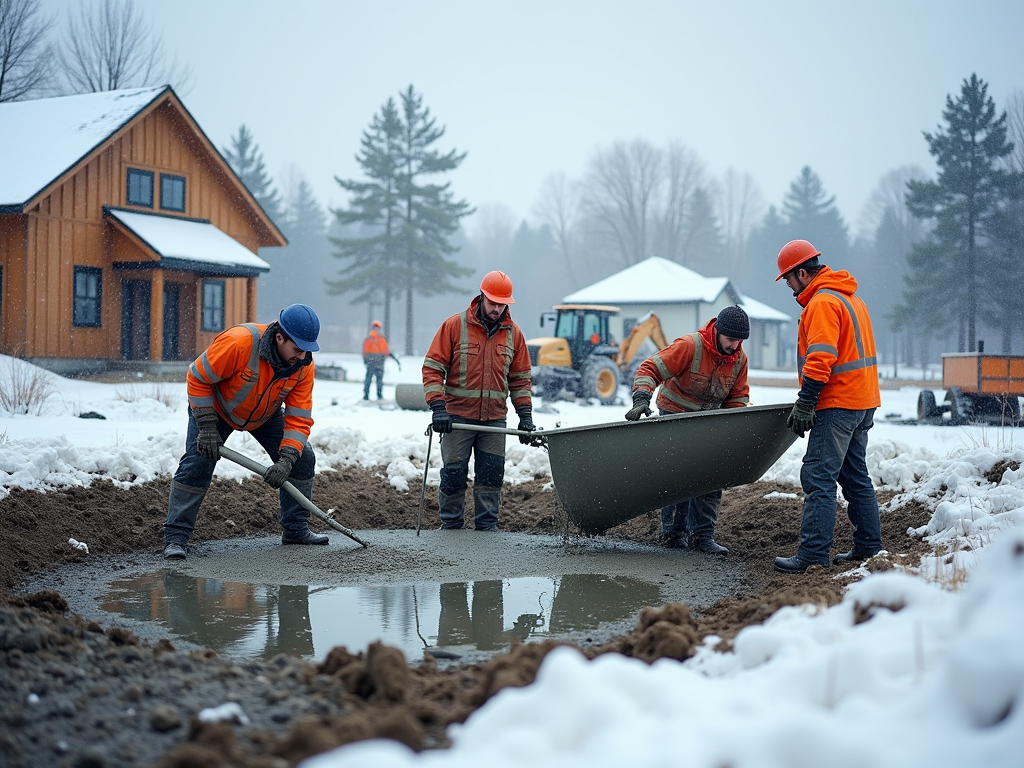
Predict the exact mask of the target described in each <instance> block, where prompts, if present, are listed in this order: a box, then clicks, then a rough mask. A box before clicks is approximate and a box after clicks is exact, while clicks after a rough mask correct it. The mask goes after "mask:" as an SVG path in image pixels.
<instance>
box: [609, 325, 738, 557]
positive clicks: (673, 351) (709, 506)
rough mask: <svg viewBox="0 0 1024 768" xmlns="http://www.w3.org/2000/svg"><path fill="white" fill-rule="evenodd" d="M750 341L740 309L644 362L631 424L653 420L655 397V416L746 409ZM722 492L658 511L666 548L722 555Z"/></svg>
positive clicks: (636, 385) (635, 388)
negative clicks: (655, 396)
mask: <svg viewBox="0 0 1024 768" xmlns="http://www.w3.org/2000/svg"><path fill="white" fill-rule="evenodd" d="M749 337H750V319H749V318H748V317H747V313H746V312H744V311H743V309H742V308H741V307H739V306H731V307H725V308H724V309H723V310H722V311H721V312H719V313H718V317H716V318H713V319H712V320H709V321H708V323H707V324H706V325H705V326H704V327H703V328H701V329H700V330H699V331H697V332H696V333H691V334H688V335H686V336H681V337H680V338H678V339H676V340H675V341H673V342H672V343H671V344H669V345H668V346H667V347H665V349H663V350H661V351H660V352H657V353H656V354H654V355H652V356H651V357H649V358H647V359H646V360H644V361H643V362H642V363H641V364H640V367H639V368H638V369H637V372H636V378H635V379H634V381H633V407H632V408H631V409H630V410H629V412H628V413H627V414H626V418H627V419H628V420H629V421H637V420H638V419H639V418H640V417H641V416H650V415H651V409H650V404H651V397H652V395H653V394H654V390H655V389H657V388H658V385H659V384H660V385H661V390H660V391H659V393H658V413H659V415H665V414H667V413H687V412H690V411H708V410H714V409H717V408H740V407H742V406H745V405H749V403H750V399H749V393H750V387H748V386H747V355H746V353H745V352H744V351H743V348H742V347H743V341H744V339H747V338H749ZM721 504H722V491H721V490H717V491H712V492H711V493H707V494H704V495H703V496H697V497H696V498H693V499H689V500H688V501H684V502H681V503H679V504H670V505H669V506H667V507H665V508H663V509H662V510H661V532H662V536H663V541H664V543H665V546H666V547H672V548H685V547H692V548H693V549H695V550H697V551H698V552H706V553H707V554H713V555H726V554H728V553H729V550H728V549H727V548H726V547H723V546H722V545H721V544H719V543H718V542H716V541H715V522H716V521H717V520H718V509H719V507H720V506H721Z"/></svg>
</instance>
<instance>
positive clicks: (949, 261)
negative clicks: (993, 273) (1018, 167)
mask: <svg viewBox="0 0 1024 768" xmlns="http://www.w3.org/2000/svg"><path fill="white" fill-rule="evenodd" d="M942 116H943V118H944V120H945V121H946V125H945V127H943V126H939V128H938V130H937V131H936V132H935V133H934V134H931V133H925V134H924V137H925V140H926V141H927V142H928V151H929V152H930V153H931V155H932V156H933V157H934V158H935V161H936V163H937V164H938V166H939V176H938V179H937V180H936V181H910V182H908V185H907V187H908V190H909V194H908V197H907V206H908V207H909V209H910V211H911V213H913V214H914V215H915V216H917V217H918V218H921V219H934V220H935V223H936V226H935V231H934V234H933V236H932V237H931V238H930V239H929V241H928V242H927V243H926V244H924V245H923V246H922V247H921V248H920V250H918V251H917V254H916V255H917V258H916V259H915V260H914V261H913V262H912V267H913V270H912V274H911V285H912V286H913V287H914V290H912V291H911V294H912V295H913V294H914V292H915V291H916V292H917V293H918V294H920V287H921V286H922V285H932V286H934V287H936V288H938V285H937V284H938V283H939V282H941V281H947V282H949V283H955V284H956V285H957V287H958V288H962V290H956V291H955V292H954V293H953V294H952V295H951V296H950V297H949V299H951V300H952V301H953V302H954V303H951V304H946V305H943V307H942V308H943V310H944V312H952V313H954V314H955V315H957V316H958V320H959V321H960V325H961V327H962V328H963V329H964V332H963V334H961V342H960V351H961V352H962V351H965V350H964V346H966V351H970V352H974V351H975V349H976V343H977V319H978V314H979V299H978V296H979V290H978V289H979V286H980V283H981V282H982V280H981V278H982V274H983V273H984V272H986V271H988V270H989V269H990V268H991V265H990V264H989V263H988V262H989V261H990V260H991V253H986V249H985V240H986V238H987V237H988V236H989V235H990V234H991V233H990V232H989V231H988V229H989V224H990V222H991V220H992V217H993V215H994V214H995V213H996V212H997V210H998V209H999V206H1000V205H1001V204H1002V202H1003V201H1004V199H1005V197H1006V195H1007V193H1008V191H1009V189H1010V187H1011V185H1012V184H1013V175H1012V174H1010V173H1008V172H1007V171H1006V170H1004V169H1003V168H1002V167H1001V166H1002V163H1001V160H1002V159H1003V158H1005V157H1006V156H1007V155H1009V154H1010V153H1011V152H1012V151H1013V145H1012V144H1011V143H1009V142H1008V141H1007V137H1006V113H1005V112H1003V114H1002V115H1000V116H999V117H998V118H997V117H996V107H995V102H994V101H993V100H992V97H990V96H988V84H987V83H985V82H984V81H983V80H981V79H979V78H978V76H977V75H976V74H972V75H971V77H970V79H966V80H964V82H963V85H962V86H961V89H960V96H959V97H957V99H956V100H955V101H954V100H953V97H952V96H947V97H946V108H945V110H944V111H943V113H942ZM919 298H920V301H919V302H917V303H916V304H915V303H913V302H908V303H909V304H910V306H911V307H913V308H915V309H920V310H921V311H927V309H928V305H929V304H937V303H939V301H941V299H939V297H938V296H935V297H933V298H929V297H928V296H927V295H924V296H919ZM964 336H966V338H964Z"/></svg>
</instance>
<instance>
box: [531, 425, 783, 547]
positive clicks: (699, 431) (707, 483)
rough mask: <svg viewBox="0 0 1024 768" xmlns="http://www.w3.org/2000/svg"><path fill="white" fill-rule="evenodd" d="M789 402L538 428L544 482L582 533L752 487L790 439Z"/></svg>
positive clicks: (607, 527) (595, 531) (592, 531)
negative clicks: (544, 451)
mask: <svg viewBox="0 0 1024 768" xmlns="http://www.w3.org/2000/svg"><path fill="white" fill-rule="evenodd" d="M792 407H793V406H792V405H758V406H750V407H747V408H725V409H721V410H715V411H699V412H695V413H680V414H673V415H671V416H656V417H652V418H648V419H641V420H640V421H634V422H630V421H622V422H616V423H612V424H596V425H593V426H589V427H572V428H568V429H555V430H551V431H545V432H543V433H542V434H543V435H545V437H546V440H547V444H548V457H549V459H550V462H551V479H552V480H553V481H554V485H555V493H556V494H557V495H558V500H559V501H560V502H561V504H562V506H563V507H564V508H565V511H566V513H567V514H568V516H569V519H570V520H571V521H572V522H573V523H574V524H576V525H577V526H579V528H580V529H581V530H582V531H583V532H584V533H589V534H595V533H601V532H602V531H606V530H607V529H609V528H612V527H614V526H616V525H619V524H620V523H624V522H626V521H627V520H631V519H633V518H634V517H638V516H639V515H642V514H645V513H647V512H649V511H651V510H656V509H660V508H661V507H664V506H666V505H668V504H676V503H678V502H681V501H685V500H687V499H692V498H693V497H695V496H700V495H702V494H705V493H710V492H711V491H714V490H717V489H719V488H729V487H732V486H737V485H745V484H746V483H752V482H754V481H755V480H758V479H760V477H761V476H762V475H763V474H764V473H765V472H766V471H767V470H768V469H769V468H770V467H771V466H772V464H774V463H775V462H776V461H777V460H778V459H779V457H780V456H782V454H783V453H785V452H786V449H787V448H789V446H791V445H792V444H793V442H794V441H795V440H796V436H795V435H794V434H793V432H792V431H790V429H789V428H788V427H787V426H786V416H787V415H788V414H789V412H790V410H791V409H792Z"/></svg>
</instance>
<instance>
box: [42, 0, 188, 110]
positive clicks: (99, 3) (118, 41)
mask: <svg viewBox="0 0 1024 768" xmlns="http://www.w3.org/2000/svg"><path fill="white" fill-rule="evenodd" d="M57 61H58V62H59V63H60V70H61V72H62V73H63V76H64V90H65V91H66V92H68V93H95V92H98V91H113V90H117V89H119V88H136V87H142V86H148V85H163V84H170V85H172V86H174V87H175V89H176V90H177V91H178V92H179V93H184V92H185V91H186V90H187V88H188V87H189V82H190V81H191V77H192V73H191V67H188V66H185V67H184V68H179V66H178V63H177V59H176V58H173V59H171V61H170V62H168V61H167V59H166V56H165V54H164V50H163V43H162V41H161V40H160V37H159V36H158V35H156V34H155V33H154V32H153V28H152V26H151V25H149V24H146V22H145V21H144V19H143V17H142V15H141V13H139V12H138V11H137V10H136V8H135V5H134V4H133V0H96V1H95V2H93V3H91V4H83V5H80V6H79V8H78V17H77V19H76V18H73V17H72V14H71V11H68V25H67V28H66V29H65V34H64V44H63V46H62V47H61V48H60V49H58V52H57Z"/></svg>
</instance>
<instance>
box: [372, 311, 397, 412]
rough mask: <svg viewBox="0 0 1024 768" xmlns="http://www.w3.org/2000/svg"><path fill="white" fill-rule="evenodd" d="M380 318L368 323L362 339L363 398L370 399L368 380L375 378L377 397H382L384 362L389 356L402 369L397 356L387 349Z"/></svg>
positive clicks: (379, 398)
mask: <svg viewBox="0 0 1024 768" xmlns="http://www.w3.org/2000/svg"><path fill="white" fill-rule="evenodd" d="M381 328H382V326H381V323H380V320H374V321H373V322H372V323H370V333H369V334H368V335H367V337H366V338H365V339H364V340H363V363H364V364H365V365H366V379H365V380H364V381H363V400H369V399H370V381H371V380H372V379H374V378H376V379H377V399H378V400H381V399H383V396H384V395H383V392H384V362H385V361H386V360H387V358H389V357H390V358H391V359H392V360H394V361H395V363H397V364H398V370H402V364H401V363H400V362H398V358H397V357H395V356H394V355H393V354H391V350H389V349H388V340H387V339H386V338H384V333H383V331H382V330H381Z"/></svg>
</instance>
